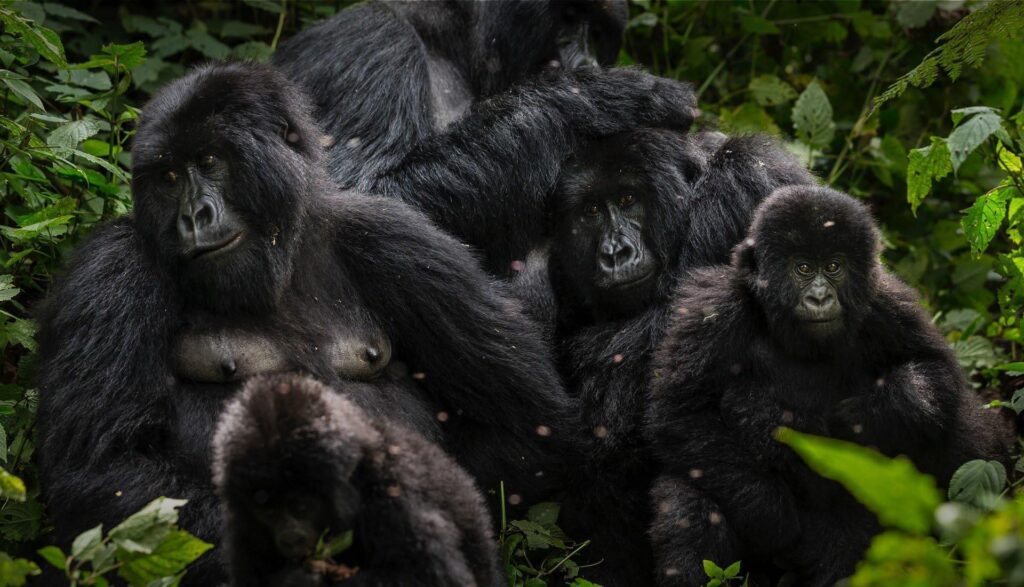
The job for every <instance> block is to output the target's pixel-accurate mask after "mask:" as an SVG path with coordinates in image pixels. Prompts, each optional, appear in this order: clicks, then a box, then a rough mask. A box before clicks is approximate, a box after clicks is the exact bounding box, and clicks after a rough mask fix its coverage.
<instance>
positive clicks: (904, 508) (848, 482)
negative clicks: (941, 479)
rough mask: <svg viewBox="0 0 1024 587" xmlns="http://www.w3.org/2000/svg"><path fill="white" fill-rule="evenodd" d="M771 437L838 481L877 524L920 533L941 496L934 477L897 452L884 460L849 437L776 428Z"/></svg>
mask: <svg viewBox="0 0 1024 587" xmlns="http://www.w3.org/2000/svg"><path fill="white" fill-rule="evenodd" d="M776 438H777V439H778V440H779V441H780V442H783V443H784V444H787V445H788V446H789V447H790V448H792V449H793V450H794V451H796V453H797V454H799V455H800V456H801V457H802V458H803V460H804V461H805V462H806V463H807V465H808V466H809V467H810V468H811V469H813V470H814V471H816V472H817V473H818V474H820V475H822V476H824V477H826V478H828V479H832V480H833V481H838V482H839V483H841V484H842V485H843V486H844V487H846V488H847V489H848V490H849V491H850V493H852V494H853V496H854V497H856V498H857V500H858V501H860V502H861V503H863V504H864V505H865V506H866V507H867V508H868V509H869V510H871V511H873V512H874V513H875V514H876V515H877V516H878V520H879V521H880V522H881V523H882V525H883V526H886V527H889V528H898V529H902V530H906V531H908V532H912V533H916V534H924V533H926V532H928V530H929V529H930V528H931V526H932V512H934V511H935V508H936V507H937V506H938V505H939V503H941V501H942V498H941V494H940V493H939V490H938V489H937V488H936V486H935V481H934V480H933V479H932V478H931V477H929V476H927V475H924V474H922V473H919V472H918V471H917V469H915V468H914V465H913V464H911V462H910V461H909V460H907V459H905V458H903V457H897V458H895V459H890V458H888V457H886V456H883V455H881V454H879V453H878V452H876V451H874V450H871V449H869V448H865V447H863V446H860V445H858V444H854V443H852V442H845V441H842V440H836V439H833V438H825V437H821V436H813V435H810V434H803V433H800V432H797V431H795V430H791V429H789V428H779V429H778V431H776Z"/></svg>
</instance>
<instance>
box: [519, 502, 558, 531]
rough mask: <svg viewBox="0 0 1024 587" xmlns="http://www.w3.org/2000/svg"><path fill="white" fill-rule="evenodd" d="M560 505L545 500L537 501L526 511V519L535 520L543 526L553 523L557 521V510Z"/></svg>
mask: <svg viewBox="0 0 1024 587" xmlns="http://www.w3.org/2000/svg"><path fill="white" fill-rule="evenodd" d="M560 510H561V506H560V505H559V504H557V503H554V502H550V501H546V502H543V503H538V504H537V505H535V506H533V507H531V508H530V510H529V511H528V512H526V519H528V520H530V521H531V522H537V523H538V524H541V525H543V526H551V525H554V524H555V522H557V521H558V512H559V511H560Z"/></svg>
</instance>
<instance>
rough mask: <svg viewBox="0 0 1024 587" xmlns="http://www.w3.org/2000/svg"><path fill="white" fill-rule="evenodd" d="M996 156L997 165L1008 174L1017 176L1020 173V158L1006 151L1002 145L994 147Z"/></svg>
mask: <svg viewBox="0 0 1024 587" xmlns="http://www.w3.org/2000/svg"><path fill="white" fill-rule="evenodd" d="M996 156H997V157H998V158H999V164H1000V165H1001V166H1002V167H1003V169H1005V170H1006V171H1007V172H1008V173H1013V174H1017V175H1019V174H1020V173H1021V162H1020V157H1019V156H1018V155H1017V154H1016V153H1014V152H1013V151H1011V150H1009V149H1007V148H1006V147H1005V146H1004V145H1003V143H998V144H997V145H996Z"/></svg>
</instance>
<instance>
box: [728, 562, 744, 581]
mask: <svg viewBox="0 0 1024 587" xmlns="http://www.w3.org/2000/svg"><path fill="white" fill-rule="evenodd" d="M741 565H742V562H741V561H736V562H734V563H732V564H731V565H729V566H728V567H726V568H725V571H724V574H725V576H726V577H727V578H729V579H732V578H733V577H736V576H738V575H739V574H740V566H741Z"/></svg>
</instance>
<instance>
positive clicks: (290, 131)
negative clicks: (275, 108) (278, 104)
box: [281, 116, 302, 149]
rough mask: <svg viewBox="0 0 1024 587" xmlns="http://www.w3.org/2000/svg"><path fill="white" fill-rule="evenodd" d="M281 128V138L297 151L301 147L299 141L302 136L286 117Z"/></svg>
mask: <svg viewBox="0 0 1024 587" xmlns="http://www.w3.org/2000/svg"><path fill="white" fill-rule="evenodd" d="M281 127H282V128H281V136H282V137H283V138H284V142H285V143H287V144H288V145H289V146H290V147H292V148H293V149H299V148H300V147H301V145H300V144H299V141H301V140H302V136H301V135H300V134H299V131H298V130H297V128H296V126H295V125H294V124H292V122H291V121H290V120H288V117H287V116H286V117H285V118H284V123H283V124H282V125H281Z"/></svg>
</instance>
